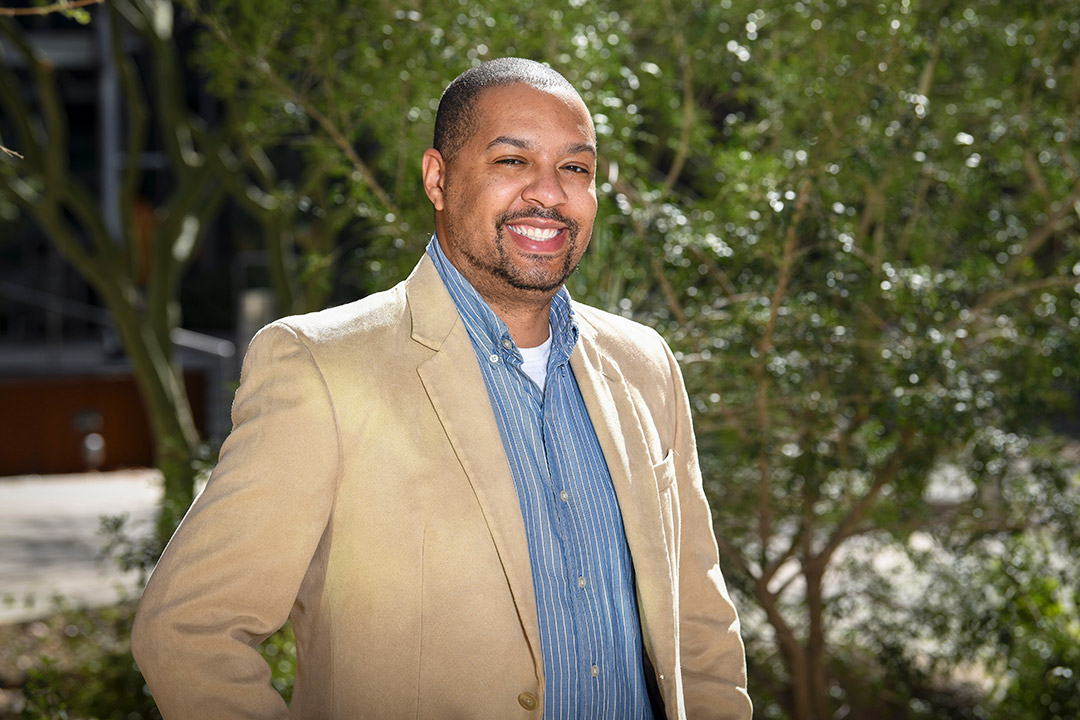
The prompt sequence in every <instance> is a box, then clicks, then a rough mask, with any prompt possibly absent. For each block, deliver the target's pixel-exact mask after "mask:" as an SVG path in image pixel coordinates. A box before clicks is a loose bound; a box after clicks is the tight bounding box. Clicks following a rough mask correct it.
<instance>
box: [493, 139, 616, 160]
mask: <svg viewBox="0 0 1080 720" xmlns="http://www.w3.org/2000/svg"><path fill="white" fill-rule="evenodd" d="M497 145H510V146H512V147H516V148H521V149H522V150H534V149H535V147H534V146H533V144H532V143H531V142H529V141H528V140H522V139H521V138H516V137H512V136H510V135H500V136H499V137H497V138H495V139H494V140H492V141H491V142H489V143H488V144H487V148H485V149H487V150H490V149H491V148H493V147H495V146H497ZM565 152H566V154H567V155H577V154H578V153H589V154H591V155H592V156H593V157H596V146H595V145H593V144H592V143H574V144H572V145H568V146H567V147H566V150H565Z"/></svg>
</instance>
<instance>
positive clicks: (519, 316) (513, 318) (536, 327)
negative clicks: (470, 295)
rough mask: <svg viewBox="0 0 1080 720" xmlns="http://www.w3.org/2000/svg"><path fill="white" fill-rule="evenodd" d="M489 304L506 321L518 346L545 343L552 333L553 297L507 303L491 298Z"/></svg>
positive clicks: (488, 300)
mask: <svg viewBox="0 0 1080 720" xmlns="http://www.w3.org/2000/svg"><path fill="white" fill-rule="evenodd" d="M484 299H485V300H487V303H488V305H490V306H491V309H492V310H494V311H495V314H496V315H498V316H499V319H500V320H502V321H503V322H504V323H506V329H507V330H509V331H510V337H511V338H513V339H514V343H516V344H517V346H518V347H524V348H531V347H536V346H537V345H543V344H544V341H545V340H547V339H548V335H549V334H550V332H551V330H550V327H549V325H550V322H551V298H548V299H547V300H545V301H544V302H540V303H535V304H534V303H528V304H525V303H513V304H509V305H507V304H505V303H500V302H498V301H494V300H492V299H489V298H484Z"/></svg>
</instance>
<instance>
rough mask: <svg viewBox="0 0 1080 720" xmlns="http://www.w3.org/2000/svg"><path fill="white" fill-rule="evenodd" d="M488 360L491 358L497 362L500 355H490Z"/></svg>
mask: <svg viewBox="0 0 1080 720" xmlns="http://www.w3.org/2000/svg"><path fill="white" fill-rule="evenodd" d="M488 360H490V361H491V362H493V363H497V362H499V356H498V355H495V354H492V355H489V356H488Z"/></svg>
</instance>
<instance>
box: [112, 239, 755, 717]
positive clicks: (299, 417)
mask: <svg viewBox="0 0 1080 720" xmlns="http://www.w3.org/2000/svg"><path fill="white" fill-rule="evenodd" d="M575 311H576V313H577V318H578V323H579V327H580V341H579V344H578V346H577V347H576V349H575V350H574V353H573V355H572V357H571V366H572V368H573V370H574V374H575V376H576V378H577V380H578V384H579V385H580V387H581V392H582V394H583V395H584V398H585V404H586V406H587V407H588V410H589V414H590V416H591V417H592V419H593V423H594V425H595V427H596V431H597V435H598V436H599V439H600V444H601V446H602V448H603V451H604V456H605V458H606V460H607V463H608V466H609V469H610V471H611V475H612V479H613V481H614V485H615V490H616V493H617V495H618V499H619V505H620V508H621V511H622V515H623V523H624V525H625V528H626V537H627V540H628V542H629V545H630V551H631V554H632V556H633V562H634V569H635V573H636V579H637V592H638V604H639V614H640V618H641V625H642V629H643V631H644V637H645V642H646V649H647V651H648V653H649V657H650V658H651V660H652V664H653V666H654V668H655V669H656V674H657V678H658V682H659V686H660V688H661V693H662V695H663V699H664V703H665V706H666V711H667V714H668V716H669V717H672V718H682V717H688V718H691V719H696V718H748V717H749V716H750V701H749V698H748V696H747V694H746V691H745V687H746V669H745V661H744V656H743V646H742V642H741V640H740V637H739V625H738V620H737V619H736V615H735V609H734V607H733V606H732V604H731V601H730V600H729V598H728V594H727V590H726V588H725V586H724V580H723V577H722V576H721V573H720V568H719V567H718V564H717V549H716V541H715V538H714V536H713V534H712V525H711V519H710V513H709V509H708V506H707V505H706V501H705V496H704V494H703V492H702V486H701V477H700V473H699V470H698V463H697V455H696V449H695V444H694V435H693V430H692V428H691V424H690V410H689V404H688V402H687V398H686V392H685V390H684V388H683V383H682V378H681V376H680V374H679V371H678V367H677V365H676V364H675V360H674V358H673V357H672V356H671V353H670V351H669V350H668V349H667V346H666V345H665V344H664V343H663V341H662V340H661V339H660V337H659V335H657V334H656V333H655V332H654V331H652V330H650V329H648V328H645V327H643V326H641V325H637V324H635V323H632V322H630V321H628V320H625V319H623V318H619V317H616V316H613V315H609V314H607V313H603V312H600V311H598V310H595V309H592V308H588V307H585V306H581V305H575ZM233 422H234V429H233V431H232V434H231V435H230V436H229V438H228V439H227V440H226V442H225V444H224V446H223V447H222V451H221V460H220V462H219V464H218V466H217V468H216V470H215V471H214V474H213V476H212V478H211V479H210V481H209V483H208V484H207V487H206V490H205V491H204V492H203V493H202V494H201V495H200V496H199V498H198V499H197V500H196V501H195V503H194V504H193V505H192V507H191V510H190V511H189V512H188V514H187V516H186V517H185V518H184V521H183V523H181V525H180V528H179V529H178V530H177V531H176V534H175V536H174V537H173V539H172V541H171V542H170V543H169V546H168V548H167V549H166V550H165V553H164V555H163V556H162V558H161V561H160V563H159V564H158V566H157V568H156V570H155V571H154V573H153V575H152V577H151V578H150V582H149V583H148V585H147V587H146V591H145V594H144V595H143V599H142V602H141V604H140V606H139V611H138V615H137V617H136V620H135V625H134V628H133V629H132V650H133V653H134V655H135V659H136V661H137V662H138V665H139V667H140V669H141V670H142V672H143V674H144V675H145V677H146V680H147V683H148V684H149V686H150V689H151V690H152V692H153V694H154V698H155V700H156V701H157V703H158V706H159V707H160V709H161V710H162V712H163V714H164V716H165V718H166V719H167V720H180V719H182V718H191V719H192V720H205V719H207V718H285V717H290V716H291V717H293V718H306V719H311V720H315V719H320V720H321V719H324V718H341V719H349V720H351V719H353V718H377V719H379V720H384V719H387V718H463V719H465V718H468V719H475V718H492V719H496V718H497V719H499V720H505V719H507V718H539V717H541V715H542V711H543V703H544V675H543V662H542V659H541V657H540V640H539V629H538V624H537V613H536V600H535V597H534V593H533V587H532V577H531V574H530V569H529V558H528V553H529V550H528V546H527V544H526V539H525V527H524V523H523V521H522V517H521V510H520V508H519V505H518V499H517V494H516V490H515V486H514V481H513V478H512V477H511V474H510V468H509V464H508V463H507V461H506V457H505V454H504V452H503V450H502V442H501V439H500V436H499V430H498V427H497V425H496V422H495V416H494V414H493V413H492V410H491V405H490V402H489V400H488V397H487V393H486V392H485V389H484V383H483V379H482V377H481V374H480V369H479V366H478V364H477V361H476V356H475V354H474V351H473V347H472V345H471V344H470V342H469V338H468V336H467V334H466V331H465V328H464V326H463V325H462V323H461V321H460V319H459V317H458V314H457V310H456V308H455V306H454V304H453V301H452V300H451V299H450V296H449V294H448V293H447V292H446V289H445V288H444V286H443V284H442V281H441V280H440V278H439V277H438V274H437V272H436V271H435V268H434V265H433V264H432V263H431V261H430V260H429V259H428V258H427V256H426V255H425V256H424V258H423V259H422V261H421V262H420V264H419V265H418V266H417V268H416V269H415V270H414V271H413V273H412V275H411V276H410V277H409V278H408V279H407V280H406V281H405V282H403V283H401V284H399V285H398V286H396V287H394V288H393V289H391V290H389V291H387V292H384V293H379V294H376V295H372V296H370V297H368V298H365V299H363V300H360V301H357V302H354V303H351V304H348V305H345V306H342V307H338V308H334V309H330V310H326V311H323V312H318V313H313V314H311V315H306V316H302V317H294V318H288V319H285V320H282V321H279V322H276V323H274V324H272V325H270V326H268V327H267V328H265V329H264V330H263V331H262V332H261V333H260V334H259V335H258V336H257V337H256V339H255V340H254V341H253V342H252V345H251V348H250V350H249V351H248V355H247V358H246V359H245V362H244V370H243V374H242V379H241V384H240V389H239V390H238V392H237V394H236V399H235V402H234V404H233ZM289 617H291V619H292V623H293V628H294V631H295V634H296V642H297V656H298V666H299V670H298V673H297V678H296V687H295V691H294V694H293V699H292V705H291V708H289V709H287V708H286V706H285V703H284V702H283V701H282V700H281V698H280V697H279V696H278V694H277V693H276V692H275V691H274V690H273V688H272V687H271V686H270V683H269V679H270V670H269V668H268V667H267V665H266V663H265V662H263V660H262V658H261V656H260V655H259V654H258V653H257V652H256V650H255V649H254V647H255V646H257V645H258V644H259V643H260V642H261V641H262V640H263V639H264V638H266V637H267V636H268V635H270V634H271V633H273V632H274V631H275V630H277V629H278V628H279V627H281V625H282V624H283V623H284V622H285V620H286V618H289Z"/></svg>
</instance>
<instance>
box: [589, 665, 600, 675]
mask: <svg viewBox="0 0 1080 720" xmlns="http://www.w3.org/2000/svg"><path fill="white" fill-rule="evenodd" d="M589 672H591V673H592V676H593V677H600V668H598V667H596V666H595V665H593V666H592V667H591V668H589Z"/></svg>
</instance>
